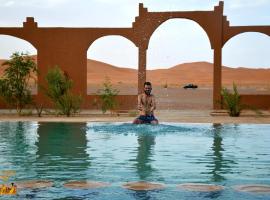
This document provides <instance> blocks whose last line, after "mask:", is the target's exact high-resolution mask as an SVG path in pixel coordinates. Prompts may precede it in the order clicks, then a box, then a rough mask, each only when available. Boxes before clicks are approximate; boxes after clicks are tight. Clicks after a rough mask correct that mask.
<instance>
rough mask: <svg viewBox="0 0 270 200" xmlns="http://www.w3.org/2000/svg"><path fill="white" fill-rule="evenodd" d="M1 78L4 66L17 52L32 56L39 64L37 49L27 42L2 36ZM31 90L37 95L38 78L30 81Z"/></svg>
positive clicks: (0, 39)
mask: <svg viewBox="0 0 270 200" xmlns="http://www.w3.org/2000/svg"><path fill="white" fill-rule="evenodd" d="M0 44H1V47H0V76H2V75H3V72H4V69H5V68H4V67H2V64H3V63H4V62H5V61H6V60H8V59H9V58H10V56H11V55H12V54H13V53H15V52H24V53H28V54H29V55H31V56H32V57H33V58H34V60H35V62H36V63H37V50H36V48H35V47H34V46H33V45H32V44H31V43H29V42H28V41H26V40H23V39H20V38H17V37H13V36H9V35H0ZM29 87H30V89H31V93H32V94H37V90H38V87H37V77H36V76H35V77H33V78H31V79H30V86H29Z"/></svg>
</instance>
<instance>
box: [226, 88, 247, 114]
mask: <svg viewBox="0 0 270 200" xmlns="http://www.w3.org/2000/svg"><path fill="white" fill-rule="evenodd" d="M221 95H222V97H223V102H222V103H223V105H224V107H225V109H227V110H228V113H229V115H230V116H232V117H238V116H240V113H241V111H242V109H243V108H244V106H243V105H242V104H241V103H240V95H239V93H238V90H237V86H236V84H235V83H233V92H232V93H231V92H230V91H229V90H228V89H227V88H225V87H223V88H222V89H221Z"/></svg>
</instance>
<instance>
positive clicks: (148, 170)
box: [135, 134, 155, 180]
mask: <svg viewBox="0 0 270 200" xmlns="http://www.w3.org/2000/svg"><path fill="white" fill-rule="evenodd" d="M137 141H138V149H137V157H136V161H137V162H136V164H135V166H136V169H137V173H138V175H139V177H140V180H146V179H147V178H148V177H149V176H151V174H152V172H153V171H154V169H153V167H152V165H151V157H152V154H153V153H152V150H153V148H154V145H155V136H154V135H152V134H139V135H138V139H137Z"/></svg>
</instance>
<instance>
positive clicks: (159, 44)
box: [0, 0, 270, 69]
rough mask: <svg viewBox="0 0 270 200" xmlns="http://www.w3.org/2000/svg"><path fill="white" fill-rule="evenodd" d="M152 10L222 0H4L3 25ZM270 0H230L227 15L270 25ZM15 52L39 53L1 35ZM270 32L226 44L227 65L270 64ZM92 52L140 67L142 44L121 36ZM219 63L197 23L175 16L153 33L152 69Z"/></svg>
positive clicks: (85, 21) (85, 23) (81, 23)
mask: <svg viewBox="0 0 270 200" xmlns="http://www.w3.org/2000/svg"><path fill="white" fill-rule="evenodd" d="M140 2H141V3H143V4H144V7H147V8H148V11H153V12H162V11H195V10H213V9H214V6H216V5H218V0H185V1H180V0H166V1H164V0H144V1H143V0H77V1H74V0H27V1H26V0H0V27H22V24H23V22H24V21H25V18H26V17H34V18H35V21H36V22H38V26H39V27H131V26H132V22H133V21H134V20H135V17H136V16H138V6H139V3H140ZM269 11H270V0H256V1H255V0H224V15H227V19H228V20H229V21H230V25H233V26H241V25H270V12H269ZM15 51H20V52H21V51H24V52H29V53H30V54H36V53H37V51H36V49H35V48H34V47H33V46H32V45H31V44H29V43H28V42H26V41H24V40H20V39H18V38H14V37H11V36H5V35H0V58H5V59H6V58H8V57H9V56H10V55H11V54H12V53H13V52H15ZM269 52H270V37H269V36H267V35H264V34H261V33H244V34H240V35H238V36H235V37H233V38H232V39H231V40H230V41H229V42H227V43H226V44H225V46H224V48H223V65H225V66H229V67H249V68H270V56H269ZM87 56H88V58H90V59H95V60H99V61H103V62H106V63H110V64H113V65H116V66H120V67H131V68H137V66H138V49H137V47H136V46H135V45H134V44H133V43H132V42H130V41H129V40H127V39H126V38H124V37H121V36H107V37H103V38H100V39H98V40H96V41H95V42H94V43H93V44H92V45H91V46H90V47H89V49H88V52H87ZM197 61H207V62H213V51H212V49H211V47H210V43H209V40H208V37H207V35H206V33H205V32H204V31H203V29H202V28H201V27H200V26H199V25H198V24H197V23H195V22H193V21H191V20H186V19H171V20H168V21H166V22H165V23H163V24H162V25H161V26H160V27H159V28H158V29H157V30H156V31H155V32H154V34H153V35H152V37H151V39H150V43H149V47H148V51H147V69H159V68H169V67H173V66H175V65H177V64H181V63H187V62H197Z"/></svg>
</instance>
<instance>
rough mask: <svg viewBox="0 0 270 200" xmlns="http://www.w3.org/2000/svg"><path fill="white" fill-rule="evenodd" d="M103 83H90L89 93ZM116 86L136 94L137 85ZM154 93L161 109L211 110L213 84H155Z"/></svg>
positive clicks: (253, 90) (255, 90) (259, 90)
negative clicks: (190, 85) (195, 87)
mask: <svg viewBox="0 0 270 200" xmlns="http://www.w3.org/2000/svg"><path fill="white" fill-rule="evenodd" d="M100 87H101V85H89V87H88V94H93V93H95V91H97V90H98V89H99V88H100ZM114 88H116V89H118V90H119V91H120V93H119V94H125V95H136V94H137V85H130V84H123V83H122V84H116V85H114ZM238 91H239V93H240V94H270V90H268V89H265V88H263V87H255V86H253V87H248V86H245V87H239V88H238ZM152 93H153V94H154V95H155V96H156V99H157V107H158V109H160V110H174V109H176V110H192V109H193V110H196V109H200V110H211V109H212V101H213V89H212V87H211V86H199V88H197V89H183V86H182V85H178V86H177V85H176V86H169V87H168V88H164V87H163V86H158V85H157V86H156V85H153V91H152Z"/></svg>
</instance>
